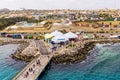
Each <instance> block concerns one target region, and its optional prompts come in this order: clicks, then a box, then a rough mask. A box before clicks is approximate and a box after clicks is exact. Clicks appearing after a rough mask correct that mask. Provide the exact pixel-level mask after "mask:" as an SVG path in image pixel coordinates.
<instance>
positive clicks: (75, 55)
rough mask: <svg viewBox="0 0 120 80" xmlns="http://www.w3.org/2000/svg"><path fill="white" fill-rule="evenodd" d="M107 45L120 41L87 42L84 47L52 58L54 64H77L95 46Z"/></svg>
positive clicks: (66, 51) (119, 41)
mask: <svg viewBox="0 0 120 80" xmlns="http://www.w3.org/2000/svg"><path fill="white" fill-rule="evenodd" d="M97 43H99V44H105V43H112V44H114V43H120V40H98V41H88V42H85V43H84V44H83V45H84V47H81V46H77V47H76V48H73V49H70V50H65V51H64V54H60V53H59V52H58V53H57V54H59V55H55V56H54V57H53V58H52V62H53V63H56V64H59V63H77V62H81V61H83V60H85V59H86V58H87V56H88V55H89V51H90V50H92V49H93V48H94V47H95V45H96V44H97ZM73 50H74V51H73Z"/></svg>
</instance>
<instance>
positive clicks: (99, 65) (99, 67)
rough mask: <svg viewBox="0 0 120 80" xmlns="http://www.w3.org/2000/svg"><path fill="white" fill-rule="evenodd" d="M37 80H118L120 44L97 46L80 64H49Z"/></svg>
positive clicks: (119, 78) (119, 72) (119, 79)
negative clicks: (48, 67)
mask: <svg viewBox="0 0 120 80" xmlns="http://www.w3.org/2000/svg"><path fill="white" fill-rule="evenodd" d="M39 80H120V44H97V45H96V47H95V48H94V49H93V50H91V51H90V55H89V56H88V57H87V59H86V60H84V61H83V62H80V63H76V64H57V65H56V64H51V66H50V69H49V70H47V71H46V72H45V73H44V74H43V75H42V76H41V78H40V79H39Z"/></svg>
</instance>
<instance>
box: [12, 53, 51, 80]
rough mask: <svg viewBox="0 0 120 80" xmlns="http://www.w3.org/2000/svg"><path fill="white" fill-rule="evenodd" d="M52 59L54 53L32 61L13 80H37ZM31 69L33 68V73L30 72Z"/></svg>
mask: <svg viewBox="0 0 120 80" xmlns="http://www.w3.org/2000/svg"><path fill="white" fill-rule="evenodd" d="M52 57H53V54H52V53H51V54H49V55H40V56H39V57H37V58H35V59H34V60H33V61H31V62H30V63H29V64H28V65H27V66H26V67H24V68H23V69H22V70H21V71H20V72H19V73H18V74H17V75H16V76H15V77H14V78H13V79H12V80H36V79H37V78H38V76H39V75H40V74H41V73H42V72H43V71H44V69H45V67H46V66H47V65H48V64H49V62H50V61H51V59H52ZM37 60H40V64H39V65H37V64H36V61H37ZM34 65H35V67H34ZM30 68H33V70H32V71H31V72H30V71H29V69H30ZM27 72H28V73H29V74H28V76H27V77H26V76H25V75H26V73H27Z"/></svg>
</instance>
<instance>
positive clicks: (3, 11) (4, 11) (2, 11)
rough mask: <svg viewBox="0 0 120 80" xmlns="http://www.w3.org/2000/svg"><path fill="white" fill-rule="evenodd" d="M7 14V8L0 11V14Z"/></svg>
mask: <svg viewBox="0 0 120 80" xmlns="http://www.w3.org/2000/svg"><path fill="white" fill-rule="evenodd" d="M8 12H10V10H9V9H7V8H3V9H0V13H8Z"/></svg>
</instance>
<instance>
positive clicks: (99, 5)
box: [0, 0, 120, 10]
mask: <svg viewBox="0 0 120 80" xmlns="http://www.w3.org/2000/svg"><path fill="white" fill-rule="evenodd" d="M119 3H120V0H0V9H1V8H8V9H12V10H16V9H20V8H25V9H90V10H91V9H104V8H110V9H120V4H119Z"/></svg>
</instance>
